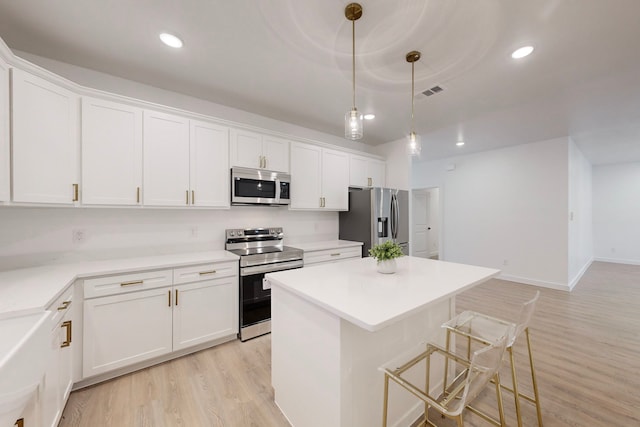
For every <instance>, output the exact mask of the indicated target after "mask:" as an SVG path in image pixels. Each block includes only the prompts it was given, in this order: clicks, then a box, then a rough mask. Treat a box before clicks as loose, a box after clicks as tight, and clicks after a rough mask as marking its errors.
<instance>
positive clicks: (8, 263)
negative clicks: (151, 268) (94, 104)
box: [0, 206, 338, 269]
mask: <svg viewBox="0 0 640 427" xmlns="http://www.w3.org/2000/svg"><path fill="white" fill-rule="evenodd" d="M0 224H2V227H1V228H0V269H8V268H16V267H21V266H26V265H32V264H34V263H51V262H61V261H67V260H74V259H79V258H87V257H99V258H103V257H108V258H117V257H126V256H135V255H150V254H158V253H167V252H180V251H185V252H189V251H198V250H218V249H224V241H225V236H224V230H225V229H226V228H244V227H261V226H264V227H284V231H285V243H286V244H295V243H296V242H303V241H322V240H334V239H337V238H338V214H337V213H336V212H296V211H289V210H287V208H276V207H249V206H247V207H245V206H237V207H235V206H234V207H232V208H231V209H230V210H196V209H194V210H186V209H115V208H114V209H109V208H41V207H38V208H36V207H34V208H25V207H0ZM74 230H82V231H83V232H84V235H85V240H84V241H83V242H79V243H78V242H75V243H74V242H73V241H72V234H73V231H74Z"/></svg>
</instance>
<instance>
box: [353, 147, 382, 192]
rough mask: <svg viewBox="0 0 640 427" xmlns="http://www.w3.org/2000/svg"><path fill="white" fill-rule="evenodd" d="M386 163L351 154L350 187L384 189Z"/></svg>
mask: <svg viewBox="0 0 640 427" xmlns="http://www.w3.org/2000/svg"><path fill="white" fill-rule="evenodd" d="M384 174H385V162H383V161H381V160H377V159H371V158H369V157H364V156H358V155H355V154H351V155H350V156H349V185H350V186H352V187H384V181H385V180H384Z"/></svg>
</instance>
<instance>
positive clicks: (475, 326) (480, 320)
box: [442, 291, 542, 427]
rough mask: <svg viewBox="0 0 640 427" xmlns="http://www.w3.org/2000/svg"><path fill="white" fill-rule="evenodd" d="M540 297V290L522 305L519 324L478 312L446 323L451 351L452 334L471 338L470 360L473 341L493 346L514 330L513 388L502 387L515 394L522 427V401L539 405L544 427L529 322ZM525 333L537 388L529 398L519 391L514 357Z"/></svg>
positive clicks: (509, 345) (511, 341)
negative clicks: (507, 330)
mask: <svg viewBox="0 0 640 427" xmlns="http://www.w3.org/2000/svg"><path fill="white" fill-rule="evenodd" d="M539 296H540V291H536V295H535V296H534V297H533V298H532V299H531V300H529V301H527V302H525V303H524V304H522V309H521V310H520V315H519V318H518V322H517V323H512V322H508V321H506V320H502V319H497V318H494V317H490V316H487V315H484V314H481V313H476V312H474V311H465V312H462V313H460V314H459V315H458V316H456V317H454V318H453V319H451V320H449V321H448V322H445V323H444V324H443V325H442V327H443V328H446V330H447V338H446V344H445V347H446V349H447V350H449V346H450V343H451V339H450V335H451V332H454V333H456V334H459V335H462V336H464V337H466V338H467V357H470V352H471V341H472V340H474V341H477V342H480V343H482V344H485V345H487V344H489V343H491V342H492V341H493V340H494V339H495V336H496V335H499V334H500V331H501V330H503V329H504V328H505V327H508V326H511V327H512V328H513V331H514V333H513V334H512V335H511V337H510V338H509V339H508V341H507V351H508V352H509V363H510V365H511V379H512V382H513V389H511V388H509V387H506V386H504V385H502V386H501V387H502V388H504V389H505V390H508V391H510V392H511V393H513V396H514V399H515V406H516V417H517V419H518V427H522V412H521V407H520V398H521V397H522V398H523V399H526V400H528V401H529V402H531V403H533V404H535V406H536V412H537V415H538V426H539V427H542V411H541V409H540V396H539V393H538V384H537V381H536V372H535V369H534V366H533V356H532V352H531V339H530V337H529V323H530V322H531V317H532V316H533V311H534V310H535V306H536V303H537V301H538V297H539ZM522 331H524V332H525V335H526V337H527V348H528V350H529V366H530V368H531V381H532V385H533V394H534V396H533V397H531V396H529V395H526V394H524V393H522V392H520V391H518V381H517V378H516V365H515V359H514V357H513V344H514V343H515V341H516V339H517V338H518V336H519V335H520V334H521V333H522ZM447 369H448V367H446V366H445V382H444V389H445V390H446V388H447V373H448V372H447ZM469 409H470V410H471V411H473V412H474V413H476V414H478V413H479V411H478V410H476V409H475V408H469Z"/></svg>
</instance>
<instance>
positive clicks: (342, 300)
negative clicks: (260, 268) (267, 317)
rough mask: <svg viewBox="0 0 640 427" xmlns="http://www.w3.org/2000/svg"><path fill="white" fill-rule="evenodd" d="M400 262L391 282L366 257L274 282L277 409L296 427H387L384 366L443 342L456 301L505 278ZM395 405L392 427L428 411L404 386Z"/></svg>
mask: <svg viewBox="0 0 640 427" xmlns="http://www.w3.org/2000/svg"><path fill="white" fill-rule="evenodd" d="M397 263H398V269H397V272H396V273H395V274H390V275H386V274H380V273H378V272H376V265H375V264H376V262H375V260H374V259H372V258H362V259H354V260H351V261H345V262H342V263H338V264H330V265H320V266H314V267H307V268H303V269H298V270H289V271H283V272H278V273H271V274H268V275H267V276H266V280H268V281H269V282H270V284H271V288H272V294H271V312H272V319H271V321H272V336H271V346H272V349H271V356H272V360H271V363H272V368H271V373H272V384H273V387H274V390H275V401H276V404H277V405H278V407H279V408H280V409H281V410H282V412H283V413H284V415H285V416H286V417H287V418H288V420H289V421H290V423H291V424H292V425H293V426H294V427H315V426H318V427H326V426H332V427H339V426H342V427H359V426H372V425H380V423H381V419H382V397H383V396H382V394H383V374H382V373H381V372H380V371H379V369H378V368H379V367H380V366H381V365H383V364H384V363H386V362H388V361H389V360H391V359H394V358H396V357H398V356H399V355H401V354H402V353H404V352H406V351H407V350H409V349H411V348H414V347H415V346H416V344H418V343H420V342H424V341H430V342H436V343H440V344H444V332H443V331H441V327H440V325H441V324H442V323H443V322H444V321H446V320H448V319H450V318H451V317H453V315H454V314H455V295H456V294H458V293H460V292H462V291H464V290H466V289H469V288H471V287H473V286H475V285H477V284H479V283H482V282H484V281H485V280H488V279H489V278H491V277H494V276H495V275H497V274H498V273H499V270H495V269H490V268H483V267H476V266H470V265H464V264H455V263H449V262H443V261H435V260H429V259H423V258H414V257H402V258H399V259H398V260H397ZM432 384H433V383H432ZM390 399H391V402H392V404H391V406H390V410H389V421H390V424H389V425H410V424H411V422H412V421H414V420H415V419H416V418H417V417H418V416H419V415H420V413H421V411H422V405H421V404H418V402H417V400H416V399H415V398H412V397H411V396H410V395H409V394H408V393H399V390H397V389H395V388H392V389H390ZM396 423H397V424H396Z"/></svg>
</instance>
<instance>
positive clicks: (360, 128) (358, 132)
mask: <svg viewBox="0 0 640 427" xmlns="http://www.w3.org/2000/svg"><path fill="white" fill-rule="evenodd" d="M344 16H345V17H346V18H347V19H348V20H349V21H351V47H352V55H351V58H352V77H353V107H351V109H350V110H349V111H347V114H345V116H344V137H345V138H347V139H351V140H356V139H361V138H362V136H363V134H364V121H363V120H362V114H360V113H359V112H358V109H357V108H356V21H357V20H358V19H360V17H361V16H362V6H360V5H359V4H358V3H350V4H348V5H347V7H346V8H345V9H344Z"/></svg>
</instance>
